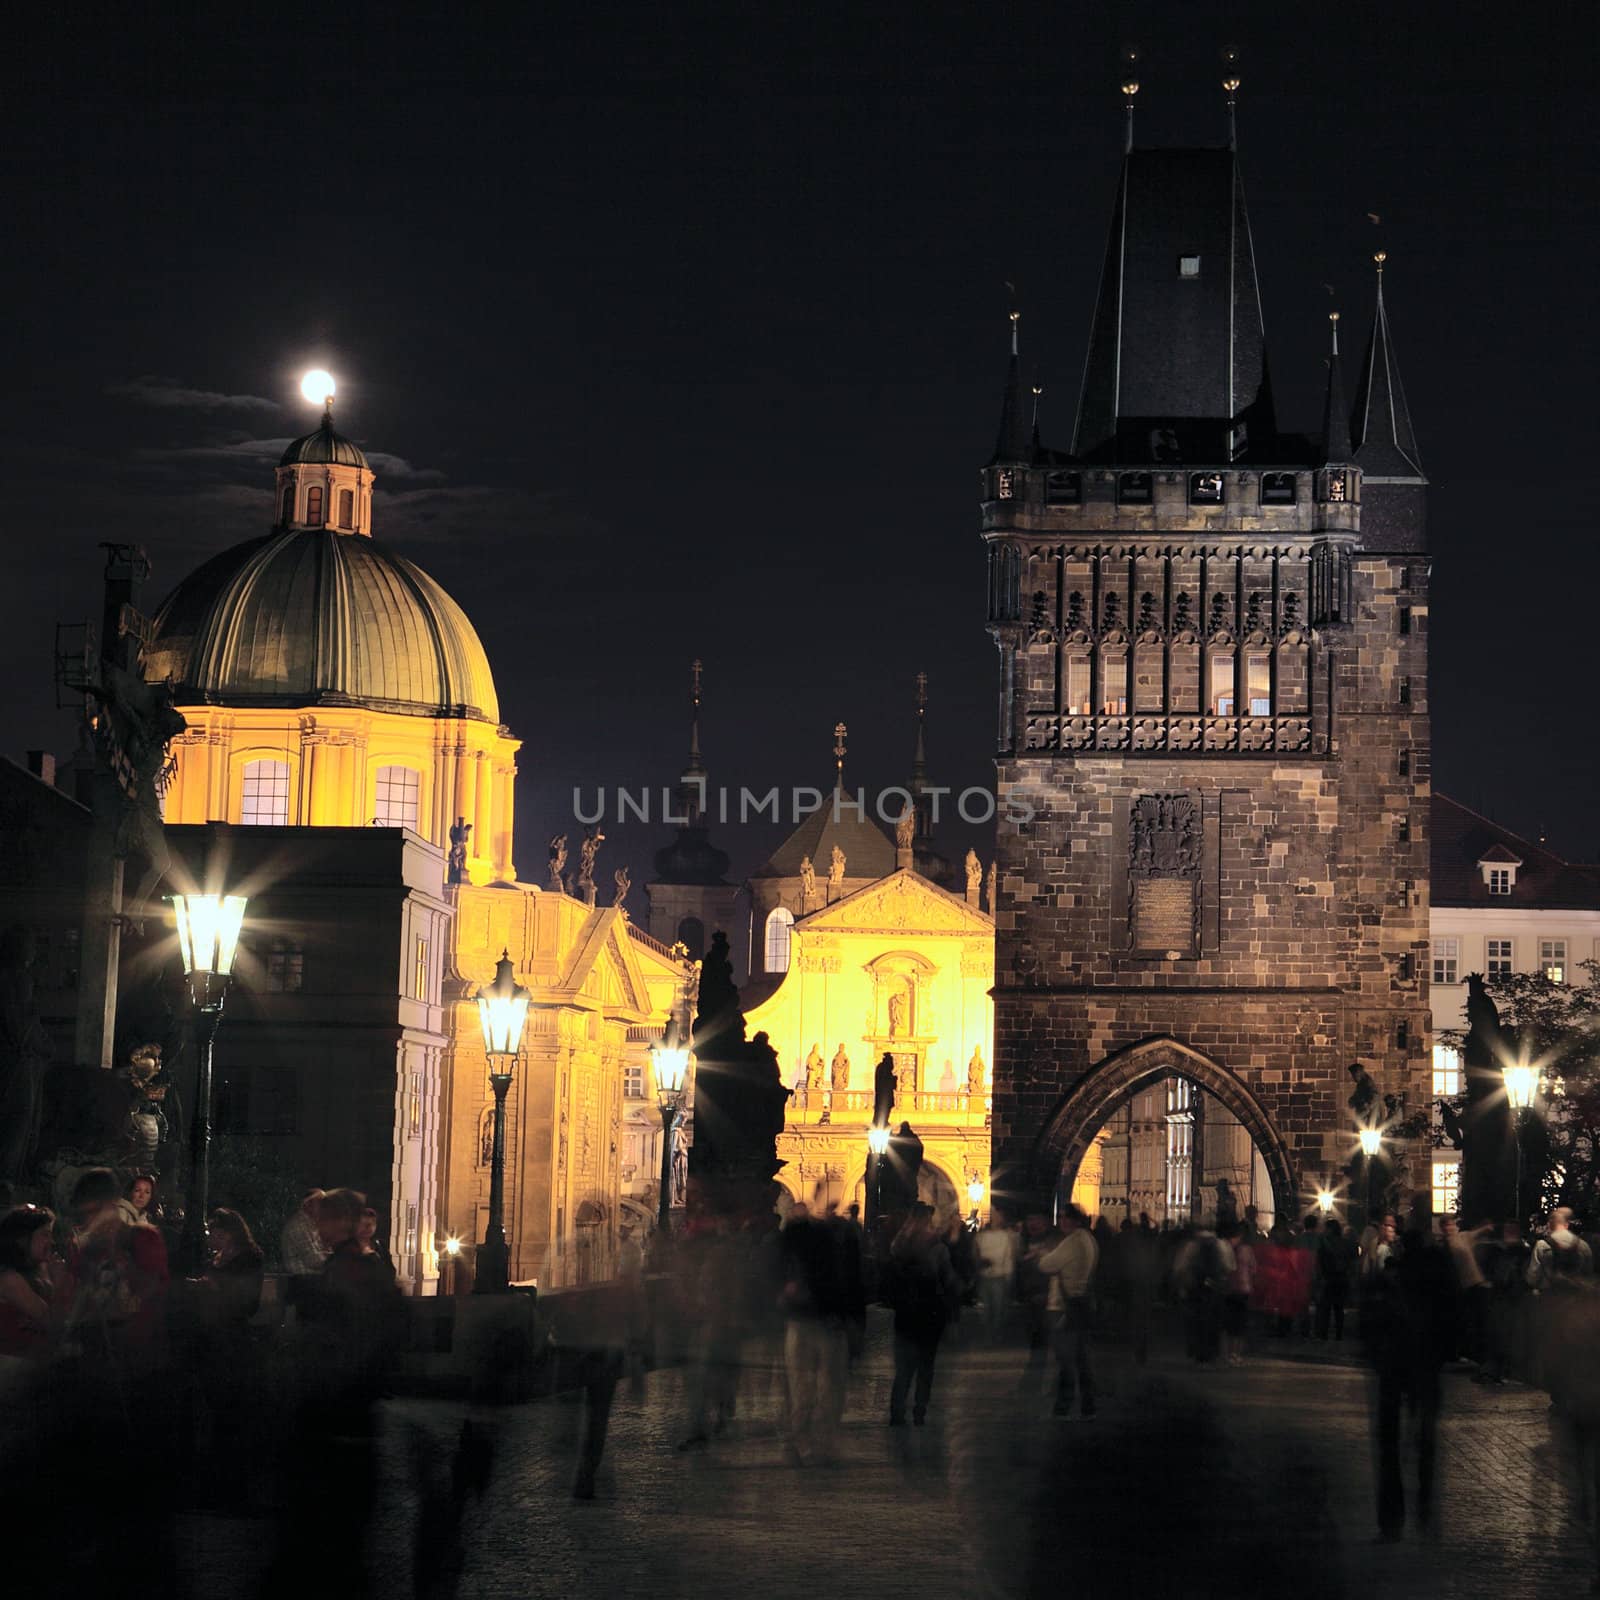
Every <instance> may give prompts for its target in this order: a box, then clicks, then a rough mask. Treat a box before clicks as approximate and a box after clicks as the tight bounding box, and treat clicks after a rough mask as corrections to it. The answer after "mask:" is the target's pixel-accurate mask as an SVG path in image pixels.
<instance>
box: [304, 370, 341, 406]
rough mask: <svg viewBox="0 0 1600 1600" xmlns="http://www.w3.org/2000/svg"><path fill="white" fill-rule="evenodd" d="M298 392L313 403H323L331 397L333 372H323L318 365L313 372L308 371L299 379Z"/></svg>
mask: <svg viewBox="0 0 1600 1600" xmlns="http://www.w3.org/2000/svg"><path fill="white" fill-rule="evenodd" d="M300 393H301V394H303V395H304V396H305V397H306V399H307V400H309V401H311V403H312V404H313V405H323V404H325V403H326V402H327V401H329V400H331V399H333V374H332V373H329V372H324V371H323V370H322V369H321V368H320V367H319V368H317V370H316V371H315V372H308V373H307V374H306V375H305V377H303V378H302V379H301V380H300Z"/></svg>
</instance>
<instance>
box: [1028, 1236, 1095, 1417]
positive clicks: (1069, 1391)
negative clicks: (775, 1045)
mask: <svg viewBox="0 0 1600 1600" xmlns="http://www.w3.org/2000/svg"><path fill="white" fill-rule="evenodd" d="M1099 1259H1100V1250H1099V1247H1098V1246H1097V1245H1096V1244H1095V1242H1094V1235H1093V1234H1092V1233H1091V1232H1090V1231H1089V1219H1088V1218H1087V1217H1086V1216H1085V1215H1084V1213H1083V1211H1082V1209H1081V1208H1080V1207H1078V1206H1075V1205H1069V1206H1068V1207H1067V1209H1066V1210H1065V1211H1064V1212H1062V1214H1061V1242H1060V1243H1059V1244H1057V1245H1056V1246H1055V1247H1054V1249H1052V1250H1050V1251H1048V1252H1047V1253H1046V1254H1045V1255H1044V1256H1043V1257H1041V1258H1040V1261H1039V1270H1040V1271H1041V1272H1043V1273H1045V1274H1047V1275H1048V1279H1049V1285H1050V1290H1049V1292H1050V1301H1049V1306H1050V1316H1051V1334H1052V1343H1053V1344H1054V1346H1055V1352H1056V1362H1057V1369H1058V1370H1057V1378H1056V1403H1055V1415H1056V1416H1058V1417H1068V1416H1071V1414H1072V1401H1073V1393H1074V1389H1076V1392H1077V1398H1078V1406H1079V1414H1080V1415H1081V1416H1083V1417H1092V1416H1093V1415H1094V1409H1095V1386H1094V1366H1093V1363H1092V1361H1091V1360H1090V1356H1089V1338H1090V1332H1091V1323H1092V1321H1093V1314H1094V1301H1093V1298H1092V1291H1093V1287H1094V1272H1095V1267H1096V1265H1097V1264H1098V1262H1099Z"/></svg>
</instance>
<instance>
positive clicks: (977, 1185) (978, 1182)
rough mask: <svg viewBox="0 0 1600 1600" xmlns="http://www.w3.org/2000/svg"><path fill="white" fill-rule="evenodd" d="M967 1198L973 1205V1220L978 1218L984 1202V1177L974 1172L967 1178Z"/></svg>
mask: <svg viewBox="0 0 1600 1600" xmlns="http://www.w3.org/2000/svg"><path fill="white" fill-rule="evenodd" d="M967 1199H968V1200H969V1201H970V1202H971V1205H972V1220H973V1221H974V1222H976V1221H977V1220H978V1207H979V1206H981V1205H982V1204H983V1179H982V1178H980V1177H979V1176H978V1175H977V1173H973V1175H972V1176H971V1178H969V1179H968V1180H967Z"/></svg>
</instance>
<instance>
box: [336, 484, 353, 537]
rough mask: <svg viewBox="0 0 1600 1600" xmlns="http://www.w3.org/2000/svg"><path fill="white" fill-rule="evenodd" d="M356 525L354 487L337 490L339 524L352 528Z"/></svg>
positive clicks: (342, 526)
mask: <svg viewBox="0 0 1600 1600" xmlns="http://www.w3.org/2000/svg"><path fill="white" fill-rule="evenodd" d="M355 525H356V492H355V490H354V489H341V490H340V491H339V526H340V527H341V528H353V527H355Z"/></svg>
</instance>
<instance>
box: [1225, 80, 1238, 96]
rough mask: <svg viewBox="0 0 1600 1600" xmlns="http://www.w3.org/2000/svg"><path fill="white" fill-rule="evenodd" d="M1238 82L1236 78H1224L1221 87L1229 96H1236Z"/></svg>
mask: <svg viewBox="0 0 1600 1600" xmlns="http://www.w3.org/2000/svg"><path fill="white" fill-rule="evenodd" d="M1239 82H1240V80H1239V79H1238V78H1224V79H1223V80H1222V87H1223V88H1224V89H1226V90H1227V91H1228V93H1229V94H1238V92H1239Z"/></svg>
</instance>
